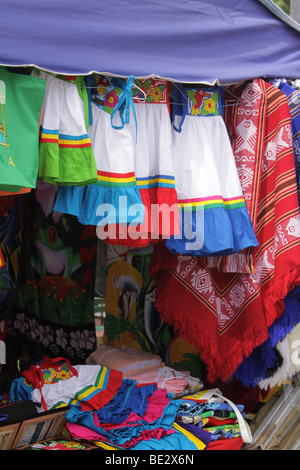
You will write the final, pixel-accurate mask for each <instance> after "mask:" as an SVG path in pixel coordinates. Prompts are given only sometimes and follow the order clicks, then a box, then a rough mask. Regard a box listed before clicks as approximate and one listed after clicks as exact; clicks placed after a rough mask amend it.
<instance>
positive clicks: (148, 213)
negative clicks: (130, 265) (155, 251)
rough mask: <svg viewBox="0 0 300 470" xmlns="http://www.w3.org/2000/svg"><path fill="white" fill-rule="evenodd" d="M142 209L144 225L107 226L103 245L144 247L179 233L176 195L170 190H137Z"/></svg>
mask: <svg viewBox="0 0 300 470" xmlns="http://www.w3.org/2000/svg"><path fill="white" fill-rule="evenodd" d="M139 191H140V195H141V198H142V201H143V205H144V207H145V216H144V221H143V223H142V224H140V225H139V226H137V227H136V226H132V225H130V226H129V227H125V226H115V225H114V226H109V227H107V228H106V232H105V234H104V233H103V234H102V236H100V238H101V239H103V241H105V242H106V243H110V244H112V245H122V246H130V247H145V246H148V245H149V244H150V243H157V242H159V241H162V240H166V239H168V238H170V237H171V236H172V235H176V234H178V233H179V211H178V202H177V192H176V190H175V189H173V188H150V189H140V190H139Z"/></svg>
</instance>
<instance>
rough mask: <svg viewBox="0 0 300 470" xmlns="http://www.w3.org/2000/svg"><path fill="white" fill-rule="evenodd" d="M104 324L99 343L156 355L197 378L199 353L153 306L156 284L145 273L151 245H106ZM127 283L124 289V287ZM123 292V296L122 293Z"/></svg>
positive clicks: (199, 362)
mask: <svg viewBox="0 0 300 470" xmlns="http://www.w3.org/2000/svg"><path fill="white" fill-rule="evenodd" d="M106 248H107V250H106V262H107V266H106V291H105V311H106V318H105V327H104V337H103V343H104V344H106V345H110V346H114V347H122V345H126V346H127V347H131V348H135V349H136V350H141V351H146V352H151V353H152V354H154V355H158V356H159V357H160V358H161V359H162V361H163V362H164V363H165V364H166V366H170V367H172V368H174V369H176V370H178V371H189V372H190V375H191V376H193V377H197V378H200V379H201V376H202V371H201V367H202V362H201V360H200V358H199V354H198V353H197V351H196V350H195V348H194V346H192V345H191V344H190V343H189V342H187V341H186V340H185V339H184V338H183V337H182V335H181V334H180V333H174V330H173V328H172V326H170V325H168V324H167V323H166V322H164V321H163V320H162V319H161V318H160V315H159V313H158V312H157V310H156V309H155V308H154V299H155V293H156V284H155V282H153V281H152V279H151V278H150V276H149V266H150V262H151V258H152V252H153V248H152V246H149V247H147V248H143V249H142V248H140V249H132V248H131V249H129V248H125V247H120V246H112V245H106ZM126 285H127V286H129V287H130V289H129V291H128V292H125V290H124V287H125V286H126ZM125 294H126V295H125Z"/></svg>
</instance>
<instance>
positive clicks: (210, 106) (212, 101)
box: [201, 93, 219, 116]
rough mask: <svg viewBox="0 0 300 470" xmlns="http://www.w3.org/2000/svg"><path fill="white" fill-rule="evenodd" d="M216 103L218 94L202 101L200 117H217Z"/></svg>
mask: <svg viewBox="0 0 300 470" xmlns="http://www.w3.org/2000/svg"><path fill="white" fill-rule="evenodd" d="M217 102H218V93H214V94H213V95H212V97H211V98H206V99H204V100H203V109H202V113H201V114H202V116H207V115H208V114H214V115H215V116H217V115H218V114H219V112H218V109H217Z"/></svg>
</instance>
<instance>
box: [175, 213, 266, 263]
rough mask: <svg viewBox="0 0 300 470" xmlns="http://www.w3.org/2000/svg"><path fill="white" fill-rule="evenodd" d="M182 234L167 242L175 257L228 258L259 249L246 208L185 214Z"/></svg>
mask: <svg viewBox="0 0 300 470" xmlns="http://www.w3.org/2000/svg"><path fill="white" fill-rule="evenodd" d="M180 221H181V227H182V230H181V234H180V236H174V237H172V238H171V239H170V240H167V241H166V247H167V248H168V249H169V250H170V251H171V252H172V253H175V254H183V255H190V256H225V255H230V254H232V253H236V252H238V251H241V250H244V249H245V248H249V247H255V246H257V245H258V241H257V238H256V236H255V233H254V230H253V226H252V224H251V221H250V217H249V213H248V211H247V208H246V207H239V208H235V209H229V210H226V209H225V208H214V209H209V210H203V211H191V212H189V211H182V212H181V215H180Z"/></svg>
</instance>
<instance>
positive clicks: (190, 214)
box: [166, 90, 258, 256]
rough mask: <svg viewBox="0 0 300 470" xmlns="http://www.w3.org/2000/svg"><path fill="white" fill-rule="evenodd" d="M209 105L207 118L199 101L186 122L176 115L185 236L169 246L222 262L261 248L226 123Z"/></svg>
mask: <svg viewBox="0 0 300 470" xmlns="http://www.w3.org/2000/svg"><path fill="white" fill-rule="evenodd" d="M183 92H186V90H183ZM186 96H187V102H188V100H189V99H190V96H189V95H188V94H187V95H186ZM214 97H216V95H214ZM207 100H210V101H208V103H207V106H206V108H205V109H206V110H208V112H207V115H205V113H204V114H201V107H199V106H198V107H196V106H194V103H195V102H196V101H195V100H194V101H193V102H192V104H191V106H188V108H187V112H186V113H185V115H184V116H183V118H182V116H178V115H176V116H174V121H173V138H174V142H173V143H174V147H173V148H174V165H175V180H176V189H177V195H178V204H179V208H180V234H179V235H178V236H174V237H172V238H171V239H170V240H167V242H166V246H167V247H168V249H169V250H170V251H171V252H174V253H181V254H186V255H192V256H213V255H218V256H220V255H225V254H230V253H234V252H237V251H240V250H243V249H244V248H247V247H250V246H257V245H258V242H257V239H256V237H255V234H254V230H253V226H252V224H251V221H250V217H249V213H248V211H247V208H246V205H245V200H244V197H243V193H242V188H241V184H240V180H239V176H238V173H237V170H236V165H235V159H234V155H233V152H232V148H231V144H230V140H229V137H228V134H227V129H226V126H225V123H224V120H223V118H222V115H212V114H211V113H210V108H209V106H208V105H211V106H213V109H214V110H216V106H215V105H216V101H213V100H212V98H211V97H209V96H208V97H207ZM215 112H216V111H215ZM216 114H217V113H216ZM180 120H181V124H180V125H179V128H178V122H179V121H180ZM178 131H179V132H178Z"/></svg>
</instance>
